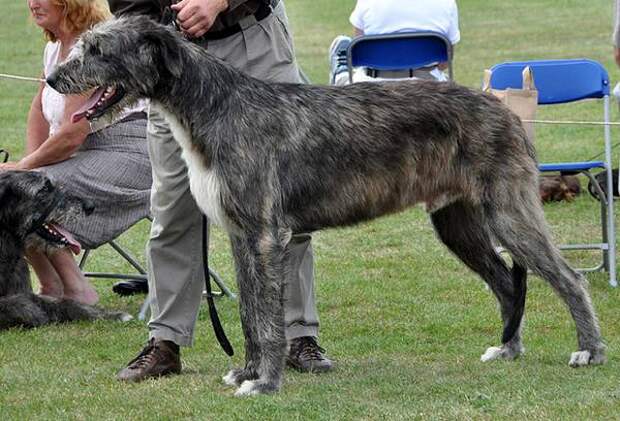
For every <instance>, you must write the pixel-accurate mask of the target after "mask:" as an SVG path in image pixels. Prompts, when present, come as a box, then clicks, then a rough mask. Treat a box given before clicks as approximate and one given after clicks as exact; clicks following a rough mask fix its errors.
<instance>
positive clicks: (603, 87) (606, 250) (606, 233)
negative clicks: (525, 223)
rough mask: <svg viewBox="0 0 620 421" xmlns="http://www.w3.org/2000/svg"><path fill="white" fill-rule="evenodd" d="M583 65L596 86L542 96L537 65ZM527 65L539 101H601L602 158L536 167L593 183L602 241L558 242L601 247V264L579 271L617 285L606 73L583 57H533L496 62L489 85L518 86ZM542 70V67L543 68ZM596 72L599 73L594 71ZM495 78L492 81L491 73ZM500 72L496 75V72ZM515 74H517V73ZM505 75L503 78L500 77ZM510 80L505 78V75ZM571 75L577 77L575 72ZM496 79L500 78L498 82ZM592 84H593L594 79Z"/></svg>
mask: <svg viewBox="0 0 620 421" xmlns="http://www.w3.org/2000/svg"><path fill="white" fill-rule="evenodd" d="M572 64H575V65H584V66H589V68H590V70H592V71H593V72H594V74H596V75H597V76H598V77H600V81H599V82H598V83H600V85H599V86H598V88H597V89H593V90H592V92H584V96H582V97H578V98H574V99H566V100H562V99H561V98H556V97H554V96H553V95H550V96H545V92H544V90H545V88H544V86H543V85H539V84H537V82H536V68H537V67H538V68H539V69H542V68H544V66H549V67H547V69H552V67H551V66H570V65H572ZM511 66H512V67H513V69H512V73H511V74H510V76H507V75H502V74H501V72H502V71H504V72H508V71H509V70H507V68H508V67H511ZM526 66H530V68H531V69H532V73H533V75H534V83H535V84H537V89H538V90H539V104H540V105H547V104H560V103H570V102H577V101H580V100H582V99H589V98H597V99H602V100H603V118H604V123H605V124H604V140H605V161H586V162H567V163H559V164H541V165H540V166H539V169H540V171H541V172H559V173H560V174H584V175H585V176H586V177H588V179H589V180H590V181H591V182H592V185H593V187H594V189H595V191H596V192H597V194H598V197H599V199H600V204H601V229H602V242H601V243H584V244H565V245H560V249H562V250H601V252H602V260H601V263H600V264H599V265H597V266H595V267H590V268H581V269H579V270H580V271H582V272H592V271H600V270H605V271H607V272H608V274H609V284H610V285H611V286H613V287H616V286H617V285H618V284H617V280H616V237H615V220H614V199H613V189H612V188H611V186H613V182H612V181H613V180H612V177H613V176H612V172H611V169H612V158H611V130H610V125H609V122H610V111H609V109H610V99H609V76H608V74H607V71H606V70H605V69H604V68H603V66H602V65H600V64H599V63H597V62H594V61H592V60H586V59H577V60H534V61H527V62H509V63H502V64H498V65H495V66H494V67H493V68H492V69H491V72H492V74H491V86H492V87H493V88H497V89H505V88H520V87H521V86H520V82H518V80H520V77H518V75H520V74H521V71H522V70H523V68H525V67H526ZM543 70H544V69H543ZM597 72H598V74H597ZM494 73H495V75H496V78H495V80H494V76H493V74H494ZM498 73H499V76H497V74H498ZM517 73H518V75H517ZM502 77H504V80H502ZM510 77H511V78H512V80H510V81H508V78H510ZM574 77H577V75H575V76H574ZM497 79H500V80H499V81H498V80H497ZM593 87H596V82H593ZM594 168H602V169H604V170H605V172H606V176H607V186H610V187H609V190H610V191H609V195H607V194H606V193H605V192H604V191H603V189H602V188H601V186H600V184H599V183H598V181H597V180H596V178H595V177H594V175H593V174H592V172H591V170H592V169H594Z"/></svg>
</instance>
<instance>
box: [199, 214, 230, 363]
mask: <svg viewBox="0 0 620 421" xmlns="http://www.w3.org/2000/svg"><path fill="white" fill-rule="evenodd" d="M208 224H209V223H208V221H207V217H206V216H205V215H202V259H203V269H204V275H205V287H206V288H207V304H208V305H209V317H210V318H211V325H213V331H214V333H215V337H216V338H217V341H218V342H219V343H220V346H221V347H222V349H223V350H224V352H225V353H226V354H227V355H228V356H229V357H232V356H233V355H235V351H234V350H233V347H232V345H231V344H230V342H229V341H228V338H227V337H226V333H225V332H224V328H223V327H222V323H220V318H219V317H218V315H217V309H216V307H215V301H214V300H213V292H212V290H211V275H210V274H209V244H208V236H209V225H208Z"/></svg>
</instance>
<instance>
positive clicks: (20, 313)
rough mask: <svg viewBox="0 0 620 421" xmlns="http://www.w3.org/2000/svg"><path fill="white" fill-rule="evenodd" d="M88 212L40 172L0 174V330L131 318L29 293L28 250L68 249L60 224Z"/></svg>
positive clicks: (81, 202)
mask: <svg viewBox="0 0 620 421" xmlns="http://www.w3.org/2000/svg"><path fill="white" fill-rule="evenodd" d="M91 211H92V204H90V203H89V202H87V201H85V200H83V199H80V198H77V197H75V196H72V195H70V194H67V193H65V192H63V191H62V190H61V189H59V188H57V187H56V186H55V185H54V184H53V183H52V182H51V181H50V180H49V179H48V178H47V177H46V176H45V175H43V173H40V172H24V171H8V172H0V331H1V330H5V329H9V328H12V327H25V328H31V327H38V326H43V325H46V324H49V323H58V322H69V321H74V320H95V319H114V320H122V321H126V320H129V319H131V316H129V315H128V314H126V313H122V312H118V311H107V310H104V309H101V308H98V307H95V306H90V305H86V304H81V303H78V302H76V301H73V300H69V299H58V298H52V297H45V296H39V295H35V294H33V293H32V287H31V285H30V277H29V276H28V266H27V264H26V260H25V259H24V253H25V251H26V248H29V247H36V248H38V249H40V250H42V251H45V252H47V253H54V251H55V250H57V249H58V248H60V247H67V246H71V244H70V241H68V240H67V238H66V237H65V235H69V234H68V233H66V232H65V234H64V235H63V232H64V230H62V229H61V228H59V227H60V225H62V223H64V222H67V221H68V220H70V219H71V218H76V217H81V216H83V215H84V214H88V213H90V212H91ZM71 242H74V240H72V241H71ZM74 245H75V244H74Z"/></svg>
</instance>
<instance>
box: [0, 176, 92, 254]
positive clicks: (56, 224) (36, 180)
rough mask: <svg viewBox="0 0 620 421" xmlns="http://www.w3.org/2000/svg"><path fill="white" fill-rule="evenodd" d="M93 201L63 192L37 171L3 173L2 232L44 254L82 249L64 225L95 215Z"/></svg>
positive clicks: (0, 195) (0, 193)
mask: <svg viewBox="0 0 620 421" xmlns="http://www.w3.org/2000/svg"><path fill="white" fill-rule="evenodd" d="M93 209H94V206H93V205H92V203H91V202H90V201H87V200H83V199H80V198H78V197H76V196H73V195H71V194H68V193H66V192H63V191H62V190H61V189H60V188H58V187H56V186H55V185H54V184H53V183H52V182H51V181H50V180H49V178H48V177H46V176H45V175H44V174H43V173H41V172H36V171H6V172H0V232H2V234H1V235H5V236H10V237H12V238H13V239H14V240H16V241H18V242H20V243H22V245H25V246H27V247H38V248H42V249H44V250H45V251H48V250H50V248H51V249H57V248H61V247H69V248H70V249H71V250H72V251H73V252H74V253H76V254H77V253H79V251H80V245H79V243H78V242H77V241H76V240H75V239H74V238H73V236H72V235H71V234H69V233H68V232H67V231H66V230H65V229H64V228H62V225H63V224H64V223H67V222H68V221H70V220H72V219H75V218H81V217H84V216H86V215H89V214H90V213H92V211H93Z"/></svg>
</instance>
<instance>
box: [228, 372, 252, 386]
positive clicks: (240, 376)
mask: <svg viewBox="0 0 620 421" xmlns="http://www.w3.org/2000/svg"><path fill="white" fill-rule="evenodd" d="M257 378H258V374H256V372H254V371H253V370H248V369H247V368H234V369H232V370H230V371H229V372H228V373H227V374H226V375H225V376H224V377H222V380H223V381H224V384H227V385H228V386H241V384H242V383H243V382H245V381H246V380H256V379H257Z"/></svg>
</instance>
